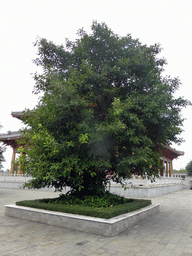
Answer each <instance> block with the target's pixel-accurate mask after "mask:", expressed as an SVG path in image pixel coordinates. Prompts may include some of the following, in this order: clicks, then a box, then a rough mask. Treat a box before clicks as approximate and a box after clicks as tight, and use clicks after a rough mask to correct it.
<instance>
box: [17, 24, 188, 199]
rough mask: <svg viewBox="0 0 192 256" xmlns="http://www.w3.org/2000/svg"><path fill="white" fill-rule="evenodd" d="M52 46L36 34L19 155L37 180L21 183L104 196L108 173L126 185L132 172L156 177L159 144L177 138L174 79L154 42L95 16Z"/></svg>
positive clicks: (178, 123) (179, 102)
mask: <svg viewBox="0 0 192 256" xmlns="http://www.w3.org/2000/svg"><path fill="white" fill-rule="evenodd" d="M78 35H79V39H77V40H76V41H75V42H70V41H69V40H66V45H65V47H64V46H62V45H61V46H57V45H55V44H54V43H52V42H49V41H47V40H46V39H38V40H37V42H36V44H35V46H37V47H38V58H37V59H36V60H35V61H34V62H35V63H36V65H38V66H41V67H43V74H40V75H38V74H35V77H34V78H35V81H36V85H35V88H34V93H39V92H40V93H41V95H42V96H41V99H40V101H39V104H38V106H37V107H36V108H35V109H34V110H32V111H26V112H25V116H24V122H25V123H26V124H27V125H28V126H29V127H30V128H31V129H28V130H25V131H24V140H23V142H22V143H23V145H25V144H27V145H28V148H27V149H26V151H25V153H26V155H27V157H24V156H23V158H21V160H20V161H22V164H23V166H24V169H25V171H26V172H27V173H28V174H30V175H32V176H33V177H34V179H33V180H32V181H31V182H30V183H29V184H27V185H26V186H28V187H30V188H41V187H45V186H55V188H56V190H62V189H63V187H64V186H69V187H71V189H72V190H73V193H75V194H76V195H77V196H78V197H81V196H82V195H95V196H101V195H104V192H105V186H106V184H107V181H108V180H107V173H108V172H110V173H111V174H112V178H113V180H114V181H117V182H120V183H122V185H123V180H124V179H125V178H130V177H131V174H138V175H141V176H144V175H145V174H147V175H148V176H151V175H154V176H158V169H159V168H160V167H161V165H160V159H159V152H160V149H161V147H162V144H166V145H169V144H170V143H171V142H181V141H182V139H181V138H179V137H178V135H179V134H180V133H181V132H182V122H183V119H182V118H181V115H180V112H181V108H182V107H185V106H186V105H187V104H188V101H186V100H184V99H182V98H174V96H173V94H174V92H175V91H176V90H177V89H178V87H179V84H180V82H179V80H178V79H177V78H174V79H171V78H170V77H163V76H162V71H163V66H164V64H166V61H165V60H164V59H158V58H157V55H158V54H159V53H160V52H161V48H160V46H159V45H157V44H155V45H153V46H150V47H147V46H146V45H142V44H141V43H140V42H139V40H137V39H136V40H135V39H133V38H132V37H131V36H130V35H127V36H126V37H119V36H118V35H116V34H114V33H113V32H112V31H111V30H110V29H109V28H108V27H107V26H106V25H105V24H98V23H97V22H93V25H92V34H90V35H88V34H87V33H86V32H85V31H83V30H79V32H78Z"/></svg>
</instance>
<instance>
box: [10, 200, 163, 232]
mask: <svg viewBox="0 0 192 256" xmlns="http://www.w3.org/2000/svg"><path fill="white" fill-rule="evenodd" d="M5 207H6V208H5V215H6V216H9V217H15V218H19V219H24V220H29V221H35V222H40V223H44V224H49V225H53V226H58V227H63V228H69V229H72V230H77V231H83V232H88V233H92V234H96V235H103V236H115V235H117V234H119V233H120V232H122V231H124V230H126V229H127V228H128V227H130V226H132V225H134V224H136V223H139V222H140V221H142V220H144V219H147V218H149V217H150V216H151V215H154V214H156V213H158V212H159V204H157V205H150V206H147V207H144V208H142V209H140V210H137V211H134V212H131V213H127V214H122V215H119V216H116V217H114V218H111V219H102V218H95V217H89V216H83V215H76V214H69V213H60V212H54V211H47V210H41V209H35V208H29V207H23V206H17V205H15V204H13V205H6V206H5Z"/></svg>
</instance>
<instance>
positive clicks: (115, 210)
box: [16, 199, 151, 219]
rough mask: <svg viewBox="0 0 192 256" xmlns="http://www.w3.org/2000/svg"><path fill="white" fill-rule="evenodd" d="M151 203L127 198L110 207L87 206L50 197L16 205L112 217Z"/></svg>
mask: <svg viewBox="0 0 192 256" xmlns="http://www.w3.org/2000/svg"><path fill="white" fill-rule="evenodd" d="M150 204H151V200H141V199H131V200H130V199H128V201H127V202H125V203H123V204H119V205H115V206H110V207H89V206H84V205H69V204H61V203H53V201H52V199H37V200H29V201H19V202H16V205H19V206H26V207H32V208H38V209H44V210H51V211H56V212H66V213H73V214H79V215H85V216H91V217H99V218H105V219H110V218H112V217H115V216H118V215H121V214H125V213H128V212H132V211H135V210H138V209H141V208H143V207H146V206H148V205H150Z"/></svg>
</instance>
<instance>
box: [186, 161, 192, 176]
mask: <svg viewBox="0 0 192 256" xmlns="http://www.w3.org/2000/svg"><path fill="white" fill-rule="evenodd" d="M185 169H186V170H187V175H188V176H192V161H190V162H189V163H188V164H187V166H186V167H185Z"/></svg>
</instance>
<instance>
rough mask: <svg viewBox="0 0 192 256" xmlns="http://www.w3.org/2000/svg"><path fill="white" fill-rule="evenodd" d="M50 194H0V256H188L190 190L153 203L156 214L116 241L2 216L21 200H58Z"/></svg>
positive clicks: (191, 244)
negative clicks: (8, 208) (156, 208)
mask: <svg viewBox="0 0 192 256" xmlns="http://www.w3.org/2000/svg"><path fill="white" fill-rule="evenodd" d="M58 195H59V193H54V192H49V191H36V190H35V191H32V190H14V189H0V255H3V256H13V255H14V256H15V255H19V256H28V255H29V256H34V255H35V256H44V255H46V256H51V255H55V256H56V255H57V256H65V255H68V256H85V255H92V256H100V255H102V256H127V255H128V256H145V255H147V256H167V255H171V256H192V191H191V190H181V191H177V192H174V193H171V194H167V195H163V196H160V197H156V198H153V199H152V201H153V203H154V204H157V203H160V213H158V214H157V215H155V216H153V217H151V218H150V219H147V220H145V221H143V222H141V223H138V224H137V225H135V226H133V227H131V228H129V229H127V230H126V231H124V232H122V233H121V234H119V235H118V236H116V237H110V238H109V237H102V236H98V235H91V234H88V233H83V232H78V231H72V230H69V229H65V228H58V227H55V226H49V225H44V224H40V223H35V222H30V221H25V220H21V219H16V218H10V217H6V216H5V215H4V211H5V207H4V206H5V205H6V204H13V203H15V202H16V201H19V200H25V199H36V198H46V197H47V198H49V197H56V196H58Z"/></svg>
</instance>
